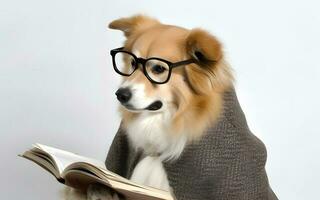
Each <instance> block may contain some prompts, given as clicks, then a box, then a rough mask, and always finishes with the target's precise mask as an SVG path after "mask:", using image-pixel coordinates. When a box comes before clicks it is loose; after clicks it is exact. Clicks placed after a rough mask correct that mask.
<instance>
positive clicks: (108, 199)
mask: <svg viewBox="0 0 320 200" xmlns="http://www.w3.org/2000/svg"><path fill="white" fill-rule="evenodd" d="M87 200H120V197H119V196H118V194H117V193H116V192H114V191H112V190H110V189H109V188H107V187H106V186H103V185H99V184H93V185H90V186H89V187H88V190H87Z"/></svg>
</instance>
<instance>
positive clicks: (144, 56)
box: [66, 15, 234, 200]
mask: <svg viewBox="0 0 320 200" xmlns="http://www.w3.org/2000/svg"><path fill="white" fill-rule="evenodd" d="M109 28H111V29H116V30H120V31H122V32H123V33H124V35H125V37H126V40H125V43H124V47H121V48H117V49H114V50H113V51H111V54H112V58H113V65H114V68H115V71H116V72H117V73H118V74H120V75H122V78H123V81H122V83H121V85H120V87H119V89H118V90H117V91H116V97H117V99H118V101H119V102H120V106H119V112H120V114H121V117H122V126H123V127H125V128H126V130H127V136H128V138H129V140H130V142H131V143H132V146H133V147H134V148H135V149H139V150H141V151H142V152H143V154H144V155H145V157H144V158H143V159H142V160H140V161H139V162H138V163H137V165H136V166H135V168H134V170H133V173H132V175H131V177H129V178H130V179H131V180H132V181H134V182H137V183H139V184H143V185H147V186H151V187H155V188H158V189H162V190H167V191H170V192H173V191H172V188H171V187H170V184H169V181H168V175H167V174H166V171H165V169H164V167H163V164H162V163H163V162H164V161H166V162H171V161H174V160H177V159H179V157H180V156H181V153H182V152H183V150H184V149H185V147H186V146H187V145H188V144H189V143H192V142H194V141H197V140H199V139H200V138H202V137H203V135H204V130H205V129H206V128H208V126H210V125H212V124H214V123H215V122H216V121H217V119H218V118H219V116H220V114H221V112H222V107H223V103H224V102H223V101H224V100H223V93H224V92H225V91H226V90H228V89H230V88H231V87H232V86H233V81H234V78H233V74H232V70H231V68H230V67H229V65H228V64H227V63H226V61H225V58H224V53H223V49H222V44H221V43H220V42H219V40H218V39H217V38H216V37H215V36H213V35H212V34H210V33H209V32H207V31H205V30H203V29H199V28H195V29H191V30H190V29H186V28H182V27H179V26H173V25H167V24H162V23H161V22H159V21H158V20H156V19H153V18H150V17H148V16H144V15H135V16H132V17H128V18H120V19H117V20H115V21H112V22H111V23H110V24H109ZM111 193H112V192H110V191H108V190H107V189H104V188H99V187H89V189H88V192H87V197H86V195H84V196H82V197H80V196H79V194H75V193H72V192H68V193H67V195H66V199H81V198H83V199H86V198H87V199H88V200H89V199H90V200H97V199H100V200H103V199H119V197H118V196H117V194H116V193H113V194H111Z"/></svg>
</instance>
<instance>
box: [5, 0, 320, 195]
mask: <svg viewBox="0 0 320 200" xmlns="http://www.w3.org/2000/svg"><path fill="white" fill-rule="evenodd" d="M299 2H300V3H299ZM319 9H320V4H319V3H318V1H310V0H309V1H307V0H305V1H294V0H284V1H279V0H268V1H264V2H262V1H254V0H252V1H247V0H242V1H228V0H224V1H211V0H207V1H201V0H197V1H173V0H170V1H167V0H162V1H148V0H143V1H141V0H140V1H123V0H121V1H120V0H113V1H110V0H103V1H102V0H101V1H100V0H99V1H80V0H55V1H44V0H28V1H17V0H11V1H5V2H4V1H2V0H1V6H0V24H1V27H0V143H1V145H0V155H1V160H0V163H1V164H0V194H1V197H0V198H1V199H32V200H34V199H35V200H37V199H48V200H54V199H58V196H57V195H58V191H59V190H60V189H61V188H62V185H60V184H58V183H57V182H56V181H55V179H54V178H53V177H52V176H51V175H49V174H48V173H47V172H45V171H44V170H42V169H40V168H39V167H37V166H35V165H34V164H33V163H31V162H29V161H27V160H24V159H22V158H18V157H17V154H18V153H21V152H23V151H24V150H26V149H27V148H28V147H30V145H31V144H32V143H35V142H40V143H44V144H49V145H53V146H57V147H60V148H64V149H67V150H71V151H74V152H77V153H80V154H84V155H87V156H91V157H95V158H98V159H101V160H103V159H104V158H105V156H106V153H107V150H108V147H109V145H110V142H111V140H112V137H113V135H114V133H115V131H116V129H117V126H118V123H119V120H120V119H119V115H118V114H117V112H116V107H117V101H116V99H115V95H114V92H115V90H116V89H117V85H118V83H119V80H120V77H119V76H118V75H117V74H116V73H115V72H114V71H113V69H112V66H111V63H110V56H109V50H110V49H112V48H116V47H120V46H121V44H122V41H123V40H124V37H123V36H122V34H121V33H120V32H117V31H113V30H108V29H107V23H108V22H110V21H111V20H113V19H116V18H118V17H124V16H129V15H131V14H135V13H145V14H149V15H151V16H154V17H156V18H158V19H160V20H161V21H162V22H164V23H170V24H175V25H180V26H184V27H187V28H193V27H203V28H205V29H207V30H209V31H210V32H211V33H213V34H215V35H216V36H218V38H220V40H221V41H222V42H223V43H224V46H225V52H226V55H227V57H228V60H229V62H230V63H231V65H232V67H233V68H234V71H235V73H236V78H237V83H236V88H237V92H238V96H239V100H240V103H241V105H242V107H243V109H244V112H245V113H246V116H247V119H248V123H249V125H250V127H251V129H252V131H253V132H254V133H255V134H256V135H258V136H259V137H260V138H261V139H262V140H263V141H264V143H265V144H266V146H267V149H268V161H267V166H266V168H267V172H268V175H269V179H270V184H271V186H272V188H273V190H274V191H275V193H276V194H277V195H278V197H279V198H280V199H284V200H286V199H290V200H301V199H307V200H311V199H317V198H319V186H320V185H319V180H320V174H319V170H320V161H319V153H320V145H319V139H320V136H319V134H320V131H319V123H320V120H319V115H320V108H319V101H320V95H319V91H320V90H319V86H320V66H319V59H320V55H319V52H320V47H319V46H320V39H319V37H320V12H319Z"/></svg>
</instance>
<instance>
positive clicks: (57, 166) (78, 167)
mask: <svg viewBox="0 0 320 200" xmlns="http://www.w3.org/2000/svg"><path fill="white" fill-rule="evenodd" d="M21 156H22V157H24V158H27V159H29V160H31V161H33V162H35V163H36V164H38V165H40V166H41V167H43V168H44V169H46V170H47V171H48V172H50V173H51V174H52V175H53V176H55V177H56V178H57V180H58V181H59V182H61V183H63V184H65V185H68V186H70V187H73V188H75V189H79V190H86V188H87V187H88V186H89V185H90V184H92V183H99V184H103V185H105V186H106V187H110V188H112V189H114V190H115V191H117V192H118V193H120V194H122V195H124V196H125V198H126V199H128V200H131V199H132V200H138V199H142V200H143V199H145V200H161V199H165V200H173V197H172V196H171V195H170V193H169V192H167V191H163V190H159V189H156V188H152V187H148V186H143V185H139V184H136V183H134V182H132V181H130V180H128V179H126V178H123V177H121V176H119V175H117V174H115V173H113V172H111V171H109V170H107V169H106V167H105V165H104V163H103V162H100V161H97V160H94V159H91V158H86V157H83V156H79V155H76V154H74V153H70V152H67V151H63V150H60V149H56V148H53V147H49V146H45V145H42V144H35V145H33V148H32V149H30V150H28V151H26V152H24V153H23V154H22V155H21Z"/></svg>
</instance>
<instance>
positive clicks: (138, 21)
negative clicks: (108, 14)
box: [109, 15, 160, 37]
mask: <svg viewBox="0 0 320 200" xmlns="http://www.w3.org/2000/svg"><path fill="white" fill-rule="evenodd" d="M159 23H160V22H159V21H157V20H156V19H153V18H150V17H147V16H144V15H134V16H132V17H127V18H120V19H117V20H114V21H112V22H111V23H110V24H109V28H111V29H117V30H121V31H123V33H124V34H125V36H126V37H129V36H130V35H131V34H133V33H134V32H136V31H142V30H145V29H147V28H150V27H151V26H154V25H156V24H159Z"/></svg>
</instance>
